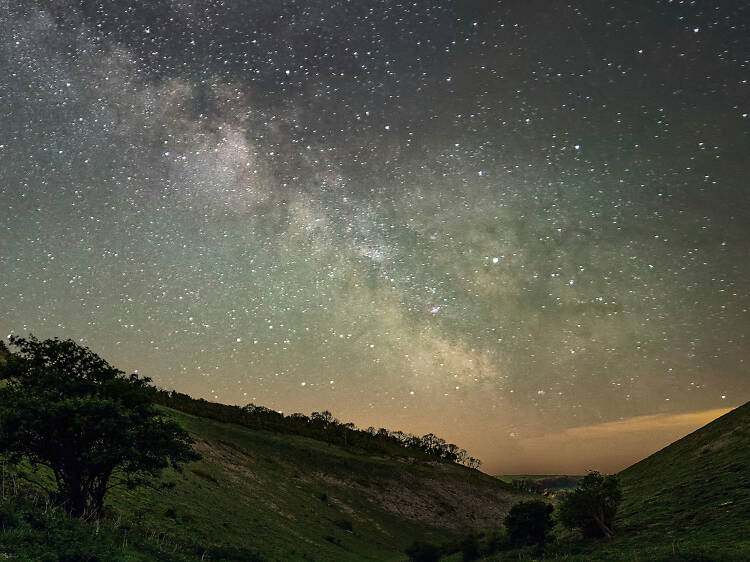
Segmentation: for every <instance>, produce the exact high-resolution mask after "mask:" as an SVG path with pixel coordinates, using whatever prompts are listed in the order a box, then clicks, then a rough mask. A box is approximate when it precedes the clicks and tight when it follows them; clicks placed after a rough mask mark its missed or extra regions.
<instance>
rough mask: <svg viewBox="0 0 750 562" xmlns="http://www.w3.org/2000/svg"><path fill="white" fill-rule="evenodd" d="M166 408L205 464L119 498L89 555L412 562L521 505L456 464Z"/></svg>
mask: <svg viewBox="0 0 750 562" xmlns="http://www.w3.org/2000/svg"><path fill="white" fill-rule="evenodd" d="M163 411H164V412H165V414H166V415H169V416H171V417H174V418H175V419H176V420H177V421H178V422H179V423H180V424H181V425H182V426H183V427H184V428H185V429H187V430H188V431H189V432H190V433H191V435H192V436H193V438H194V439H195V440H196V448H197V450H198V451H199V452H200V453H201V454H202V455H203V459H202V460H201V461H199V462H196V463H192V464H190V465H188V466H187V467H186V468H185V470H184V471H183V472H182V473H174V472H169V473H166V478H165V480H167V481H168V482H170V483H172V484H174V485H173V486H172V487H171V488H169V489H165V490H162V491H156V490H150V489H136V490H132V491H127V490H121V491H118V492H114V491H113V492H112V495H111V496H110V497H109V501H108V502H107V504H108V506H109V508H110V510H111V514H110V515H109V517H108V522H107V523H105V524H103V528H105V527H106V530H107V533H109V534H110V535H111V537H110V538H111V540H109V539H106V536H105V537H104V538H102V537H101V536H99V537H98V538H97V539H96V540H97V541H99V543H101V542H102V541H104V540H105V539H106V540H109V542H108V543H107V545H106V548H105V546H102V545H101V544H100V545H99V546H96V545H93V546H90V547H87V548H89V550H92V551H96V552H105V553H106V555H105V557H106V559H108V560H110V559H111V560H114V559H117V557H115V556H114V554H113V552H116V553H118V554H117V556H121V558H120V559H127V560H149V559H156V560H167V559H173V560H183V559H201V558H203V559H204V560H325V561H336V560H342V561H343V560H363V561H365V560H383V561H385V560H404V559H405V557H404V555H403V550H404V548H405V547H406V546H407V545H408V544H410V543H411V542H412V541H414V540H415V539H417V538H419V539H424V540H428V541H432V542H435V543H443V542H445V541H446V540H449V539H451V538H453V537H456V536H459V535H461V534H464V533H466V532H468V531H472V530H479V529H487V528H493V527H495V528H496V527H498V526H499V525H501V524H502V519H503V517H504V515H505V513H506V512H507V510H508V509H509V508H510V506H511V505H512V504H513V503H514V502H515V501H518V499H519V498H521V497H522V496H521V493H520V492H519V491H517V490H515V489H513V488H511V487H510V486H508V485H507V484H505V483H502V482H499V481H498V480H496V479H494V478H492V477H490V476H487V475H485V474H482V473H481V472H479V471H476V470H471V469H468V468H466V467H463V466H459V465H456V464H453V463H447V462H439V461H433V460H416V459H409V458H397V459H394V458H391V457H383V456H370V455H368V454H358V453H356V452H353V451H350V450H346V449H343V448H340V447H338V446H335V445H330V444H327V443H324V442H321V441H318V440H313V439H309V438H306V437H299V436H294V435H287V434H279V433H273V432H268V431H262V430H251V429H247V428H244V427H240V426H237V425H233V424H225V423H221V422H217V421H214V420H207V419H205V418H198V417H194V416H191V415H189V414H185V413H183V412H178V411H175V410H168V409H166V408H164V409H163ZM34 517H36V516H34ZM32 518H33V517H32ZM76 523H77V522H76ZM45 524H46V523H45ZM49 525H51V526H52V527H55V526H57V527H60V528H63V527H64V529H63V530H62V531H60V532H62V533H63V536H67V535H66V533H67V534H68V535H71V533H72V535H71V536H78V535H82V536H83V535H85V534H86V531H85V530H80V529H78V527H76V526H75V525H73V527H71V528H68V523H54V524H53V523H49ZM37 527H39V524H38V525H37ZM57 527H55V528H57ZM39 528H41V529H45V527H44V526H43V525H42V527H39ZM76 529H78V530H76ZM32 530H33V529H32ZM32 530H28V532H29V533H31V532H32ZM44 532H45V533H47V536H50V533H49V532H48V531H44ZM76 533H78V535H76ZM94 534H95V533H91V532H89V535H94ZM128 535H129V538H128ZM107 536H109V535H107ZM29 537H32V535H29ZM144 537H145V538H144ZM20 540H21V539H20V538H19V536H18V533H16V535H12V534H9V533H8V532H5V533H0V551H4V552H8V553H11V554H12V553H13V552H14V550H13V548H14V547H13V545H14V544H16V545H17V544H18V541H20ZM28 540H31V538H29V539H28ZM45 540H46V539H45ZM60 540H63V539H60ZM76 540H78V539H76ZM92 540H93V539H92ZM14 541H15V543H14ZM113 545H114V546H113ZM139 545H140V546H139ZM97 549H98V550H97ZM16 552H20V550H18V547H16ZM26 552H28V551H26ZM154 552H156V553H157V554H154ZM29 559H35V556H32V557H30V558H29ZM92 559H94V558H92Z"/></svg>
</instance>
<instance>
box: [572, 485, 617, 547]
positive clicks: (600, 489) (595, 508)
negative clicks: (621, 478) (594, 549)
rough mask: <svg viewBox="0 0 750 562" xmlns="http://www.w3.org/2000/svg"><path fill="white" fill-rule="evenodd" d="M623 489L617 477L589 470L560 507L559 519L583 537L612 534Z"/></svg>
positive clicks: (611, 535)
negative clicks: (578, 531)
mask: <svg viewBox="0 0 750 562" xmlns="http://www.w3.org/2000/svg"><path fill="white" fill-rule="evenodd" d="M621 500H622V491H621V490H620V484H619V482H618V481H617V476H614V475H608V476H604V475H602V474H600V473H599V472H596V471H594V472H589V473H588V474H587V475H586V476H585V477H584V478H583V480H582V481H581V483H580V484H579V486H578V488H576V489H575V490H573V491H572V492H569V493H567V494H566V495H565V496H564V497H563V499H562V501H561V502H560V505H559V506H558V510H559V518H560V521H561V522H562V524H563V525H565V526H566V527H568V528H569V529H576V528H577V529H580V530H581V533H582V534H583V536H584V537H589V538H590V537H613V536H614V535H615V532H614V521H615V515H616V513H617V506H618V505H619V504H620V501H621Z"/></svg>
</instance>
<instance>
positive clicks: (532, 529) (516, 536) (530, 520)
mask: <svg viewBox="0 0 750 562" xmlns="http://www.w3.org/2000/svg"><path fill="white" fill-rule="evenodd" d="M553 509H554V508H553V507H552V504H549V503H547V502H545V501H541V500H531V501H523V502H520V503H517V504H515V505H514V506H513V507H511V508H510V512H509V513H508V515H506V516H505V529H506V530H507V531H508V536H509V537H510V540H511V541H512V542H513V544H515V545H531V544H544V543H545V542H546V541H547V536H548V534H549V532H550V531H551V530H552V527H554V526H555V522H554V521H553V520H552V511H553Z"/></svg>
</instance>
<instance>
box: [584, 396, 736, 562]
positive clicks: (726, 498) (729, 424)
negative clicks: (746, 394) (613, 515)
mask: <svg viewBox="0 0 750 562" xmlns="http://www.w3.org/2000/svg"><path fill="white" fill-rule="evenodd" d="M619 477H620V482H621V484H622V489H623V503H622V505H621V507H620V512H619V515H618V521H617V527H618V529H617V532H618V537H617V538H616V539H615V540H613V541H610V542H604V541H602V542H599V543H595V544H593V545H587V546H583V545H579V547H580V559H582V560H590V559H592V558H593V559H596V560H716V561H726V560H736V561H740V560H743V561H747V560H750V523H749V522H750V403H747V404H745V405H744V406H741V407H739V408H737V409H735V410H733V411H731V412H729V413H728V414H726V415H724V416H722V417H721V418H718V419H717V420H715V421H713V422H711V423H710V424H708V425H706V426H704V427H702V428H701V429H698V430H697V431H695V432H693V433H691V434H690V435H687V436H686V437H684V438H682V439H680V440H679V441H676V442H675V443H672V444H671V445H669V446H668V447H666V448H664V449H662V450H661V451H659V452H657V453H655V454H653V455H651V456H650V457H648V458H646V459H644V460H642V461H640V462H639V463H636V464H634V465H633V466H631V467H629V468H627V469H626V470H624V471H622V472H621V473H620V475H619ZM575 551H576V549H575V548H574V549H573V552H575Z"/></svg>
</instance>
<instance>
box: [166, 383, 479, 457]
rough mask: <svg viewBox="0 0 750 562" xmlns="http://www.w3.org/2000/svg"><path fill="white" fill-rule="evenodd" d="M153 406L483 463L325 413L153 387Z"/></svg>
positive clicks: (448, 446)
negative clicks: (223, 401)
mask: <svg viewBox="0 0 750 562" xmlns="http://www.w3.org/2000/svg"><path fill="white" fill-rule="evenodd" d="M152 392H153V393H154V402H156V403H157V404H161V405H162V406H167V407H169V408H173V409H175V410H180V411H182V412H185V413H188V414H192V415H195V416H199V417H203V418H210V419H213V420H216V421H220V422H226V423H234V424H237V425H241V426H244V427H248V428H251V429H263V430H267V431H275V432H278V433H287V434H292V435H301V436H304V437H310V438H312V439H317V440H319V441H324V442H326V443H331V444H335V445H339V446H342V447H347V448H355V449H360V450H362V451H365V452H368V453H374V454H382V455H387V456H391V457H395V456H401V457H421V458H426V459H440V460H443V461H447V462H452V463H456V464H460V465H463V466H467V467H469V468H473V469H477V468H479V466H480V465H481V463H482V461H480V460H479V459H476V458H474V457H471V456H469V454H468V453H467V452H466V451H465V450H464V449H461V448H459V447H458V446H457V445H454V444H453V443H447V442H446V441H445V439H442V438H440V437H438V436H437V435H434V434H432V433H428V434H427V435H423V436H422V437H418V436H416V435H413V434H411V433H405V432H403V431H389V430H387V429H385V428H382V427H381V428H380V429H375V428H374V427H368V428H367V429H359V428H357V427H356V426H355V425H354V424H353V423H342V422H341V421H339V420H337V419H336V418H335V417H333V414H331V412H328V411H324V412H313V413H312V414H310V415H309V416H306V415H305V414H300V413H295V414H289V415H288V416H285V415H284V414H282V413H280V412H277V411H275V410H271V409H270V408H265V407H263V406H256V405H254V404H248V405H247V406H242V407H240V406H230V405H228V404H219V403H216V402H209V401H207V400H204V399H203V398H193V397H192V396H188V395H187V394H182V393H179V392H176V391H174V390H171V391H168V390H162V389H157V388H153V387H152Z"/></svg>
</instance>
